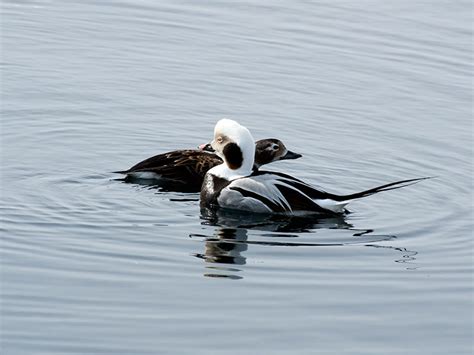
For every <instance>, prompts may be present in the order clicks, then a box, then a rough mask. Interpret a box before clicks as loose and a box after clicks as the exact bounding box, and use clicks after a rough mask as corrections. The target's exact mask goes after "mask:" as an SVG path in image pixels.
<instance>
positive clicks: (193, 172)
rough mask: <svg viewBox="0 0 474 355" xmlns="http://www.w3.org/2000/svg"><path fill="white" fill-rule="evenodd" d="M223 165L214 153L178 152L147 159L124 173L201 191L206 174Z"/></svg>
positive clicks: (197, 151)
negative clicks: (166, 181)
mask: <svg viewBox="0 0 474 355" xmlns="http://www.w3.org/2000/svg"><path fill="white" fill-rule="evenodd" d="M221 163H222V160H221V159H220V158H219V157H218V156H217V155H215V154H213V153H208V152H204V151H199V150H176V151H173V152H169V153H164V154H159V155H155V156H153V157H151V158H148V159H145V160H143V161H141V162H140V163H138V164H136V165H134V166H133V167H131V168H130V169H129V170H127V171H124V172H123V173H125V174H127V175H128V176H131V177H135V178H153V179H164V180H170V181H173V182H175V183H182V184H186V185H189V187H192V186H195V187H196V191H199V190H200V188H201V185H202V181H203V179H204V176H205V175H206V172H207V171H208V170H210V169H211V168H213V167H214V166H216V165H219V164H221Z"/></svg>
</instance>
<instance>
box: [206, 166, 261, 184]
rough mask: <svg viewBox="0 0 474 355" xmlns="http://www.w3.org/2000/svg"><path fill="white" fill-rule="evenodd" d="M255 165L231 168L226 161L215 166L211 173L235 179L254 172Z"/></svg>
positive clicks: (227, 178)
mask: <svg viewBox="0 0 474 355" xmlns="http://www.w3.org/2000/svg"><path fill="white" fill-rule="evenodd" d="M252 168H253V165H251V166H250V167H249V166H247V165H242V166H241V167H240V168H238V169H230V168H229V167H228V166H227V164H226V163H223V164H221V165H218V166H215V167H213V168H212V169H211V170H209V173H210V174H212V175H215V176H217V177H220V178H223V179H226V180H235V179H239V178H242V177H245V176H249V175H251V174H252V171H253V170H252Z"/></svg>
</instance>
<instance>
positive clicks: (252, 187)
mask: <svg viewBox="0 0 474 355" xmlns="http://www.w3.org/2000/svg"><path fill="white" fill-rule="evenodd" d="M253 141H254V140H253V137H252V134H251V133H250V131H249V130H248V129H247V128H246V127H244V126H242V125H240V124H239V123H238V122H236V121H233V120H230V119H221V120H220V121H218V122H217V124H216V125H215V128H214V139H213V140H212V142H210V143H209V144H210V145H211V146H212V148H213V149H214V151H215V152H216V154H217V155H218V156H219V157H220V158H221V159H222V161H223V163H222V164H220V165H217V166H215V167H213V168H212V169H210V170H209V171H208V172H207V173H206V175H205V177H204V181H203V184H202V187H201V193H200V206H201V208H202V209H204V210H205V209H216V208H224V209H232V210H240V211H246V212H252V213H270V214H285V215H294V216H298V215H300V216H301V215H308V214H320V215H321V214H323V215H333V216H334V215H340V214H344V213H347V212H348V211H347V210H346V208H345V207H346V205H347V204H348V203H349V202H350V201H353V200H355V199H359V198H362V197H367V196H370V195H374V194H376V193H379V192H382V191H389V190H394V189H398V188H402V187H405V186H408V185H411V184H414V183H417V182H419V181H421V180H425V179H429V178H416V179H406V180H400V181H396V182H392V183H389V184H384V185H380V186H377V187H374V188H371V189H368V190H364V191H361V192H356V193H352V194H342V195H339V194H333V193H329V192H326V191H324V190H322V189H320V188H316V187H313V186H311V185H310V184H308V183H306V182H304V181H302V180H300V179H297V178H295V177H293V176H290V175H288V174H285V173H281V172H275V171H265V170H260V169H259V170H254V169H253V164H254V156H255V144H253Z"/></svg>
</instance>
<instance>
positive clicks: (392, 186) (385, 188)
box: [335, 176, 433, 201]
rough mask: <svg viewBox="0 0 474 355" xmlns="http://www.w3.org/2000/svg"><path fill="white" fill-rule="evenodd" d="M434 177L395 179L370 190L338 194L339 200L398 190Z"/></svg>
mask: <svg viewBox="0 0 474 355" xmlns="http://www.w3.org/2000/svg"><path fill="white" fill-rule="evenodd" d="M432 178H433V177H432V176H430V177H423V178H417V179H408V180H400V181H395V182H391V183H390V184H385V185H381V186H377V187H374V188H372V189H369V190H365V191H361V192H356V193H353V194H349V195H337V199H335V200H337V201H349V200H354V199H356V198H361V197H366V196H370V195H373V194H376V193H379V192H382V191H390V190H396V189H401V188H402V187H406V186H410V185H413V184H416V183H418V182H420V181H422V180H427V179H432Z"/></svg>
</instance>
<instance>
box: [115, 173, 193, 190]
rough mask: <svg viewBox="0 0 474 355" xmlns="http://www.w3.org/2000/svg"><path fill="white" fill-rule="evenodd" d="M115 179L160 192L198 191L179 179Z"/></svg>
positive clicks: (131, 177)
mask: <svg viewBox="0 0 474 355" xmlns="http://www.w3.org/2000/svg"><path fill="white" fill-rule="evenodd" d="M112 180H114V181H120V182H122V183H124V184H133V185H138V186H143V187H146V188H147V189H150V190H152V189H155V190H158V191H160V192H184V193H196V192H199V191H196V188H195V187H193V186H191V185H189V184H185V183H181V182H179V181H174V180H167V179H143V178H137V177H133V176H126V177H122V178H117V179H112Z"/></svg>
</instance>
